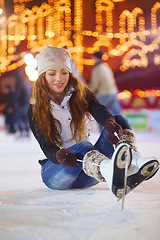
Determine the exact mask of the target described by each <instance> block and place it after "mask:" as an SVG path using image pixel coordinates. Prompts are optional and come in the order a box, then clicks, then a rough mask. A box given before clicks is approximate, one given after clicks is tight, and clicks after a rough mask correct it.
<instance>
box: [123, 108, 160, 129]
mask: <svg viewBox="0 0 160 240" xmlns="http://www.w3.org/2000/svg"><path fill="white" fill-rule="evenodd" d="M123 115H124V116H126V117H127V119H128V121H129V123H130V125H131V127H132V128H133V129H134V130H139V131H148V132H160V109H136V110H135V109H127V110H126V109H125V110H123Z"/></svg>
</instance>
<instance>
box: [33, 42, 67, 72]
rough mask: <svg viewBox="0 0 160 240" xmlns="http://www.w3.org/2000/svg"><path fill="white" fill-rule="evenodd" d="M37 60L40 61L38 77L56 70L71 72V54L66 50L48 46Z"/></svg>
mask: <svg viewBox="0 0 160 240" xmlns="http://www.w3.org/2000/svg"><path fill="white" fill-rule="evenodd" d="M36 59H37V61H38V76H39V75H41V74H42V73H44V72H46V71H47V70H50V69H54V68H64V69H67V70H68V71H69V72H71V65H70V59H71V54H70V52H69V51H68V50H67V49H65V48H60V47H51V46H47V47H45V48H44V49H43V50H42V51H41V52H40V53H39V54H37V56H36Z"/></svg>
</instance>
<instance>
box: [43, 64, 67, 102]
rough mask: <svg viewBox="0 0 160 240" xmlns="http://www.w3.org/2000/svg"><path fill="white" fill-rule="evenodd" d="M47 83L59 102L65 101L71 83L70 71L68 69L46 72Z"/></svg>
mask: <svg viewBox="0 0 160 240" xmlns="http://www.w3.org/2000/svg"><path fill="white" fill-rule="evenodd" d="M45 77H46V81H47V85H48V87H49V89H50V92H51V94H52V95H53V96H54V97H55V98H56V99H57V100H58V101H59V99H62V100H63V97H64V95H65V88H66V86H67V84H68V81H69V71H68V70H67V69H64V68H63V69H59V68H55V69H50V70H48V71H47V72H46V76H45Z"/></svg>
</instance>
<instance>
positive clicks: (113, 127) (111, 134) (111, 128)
mask: <svg viewBox="0 0 160 240" xmlns="http://www.w3.org/2000/svg"><path fill="white" fill-rule="evenodd" d="M105 129H106V131H107V132H108V136H107V138H108V140H109V141H110V143H112V144H115V145H117V144H118V143H119V140H120V138H121V136H122V131H123V130H122V128H121V126H120V125H119V124H118V123H116V121H115V120H114V119H111V118H109V119H107V120H106V122H105ZM115 133H116V134H117V136H116V134H115Z"/></svg>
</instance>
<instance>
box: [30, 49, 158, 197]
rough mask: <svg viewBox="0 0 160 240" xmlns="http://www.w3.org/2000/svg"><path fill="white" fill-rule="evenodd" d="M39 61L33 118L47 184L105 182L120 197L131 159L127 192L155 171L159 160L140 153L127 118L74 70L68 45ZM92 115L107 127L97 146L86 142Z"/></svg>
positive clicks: (72, 185) (59, 186)
mask: <svg viewBox="0 0 160 240" xmlns="http://www.w3.org/2000/svg"><path fill="white" fill-rule="evenodd" d="M37 61H38V79H37V81H36V82H35V86H34V89H33V104H31V105H30V107H29V110H28V120H29V124H30V128H31V130H32V132H33V134H34V136H35V138H36V139H37V141H38V142H39V145H40V147H41V149H42V151H43V153H44V154H45V156H44V159H41V160H39V163H40V164H41V166H42V169H41V174H42V179H43V182H44V183H45V184H46V186H48V187H49V188H51V189H73V188H85V187H90V186H93V185H95V184H97V183H98V182H99V181H106V182H107V183H108V185H109V188H110V189H111V191H112V192H113V193H114V194H115V195H116V196H117V197H119V198H121V197H122V192H123V188H124V174H125V165H126V164H128V167H129V169H128V177H127V191H129V190H132V189H133V188H134V187H135V186H136V185H137V184H139V183H140V182H142V181H143V180H145V179H146V178H149V177H151V176H153V175H154V174H155V172H156V171H157V170H158V161H157V160H156V159H155V158H147V159H143V158H141V157H140V156H139V154H138V152H137V150H136V144H135V137H134V134H133V132H132V130H131V128H130V126H129V124H128V121H127V120H126V119H125V118H124V117H123V116H120V115H118V116H116V117H114V116H113V115H112V114H111V113H110V112H109V111H108V110H107V109H106V107H104V106H103V105H100V104H99V102H98V101H97V100H96V98H95V97H94V95H93V94H92V92H91V91H90V90H89V89H88V87H87V86H86V85H84V84H83V83H82V82H80V81H78V80H77V79H76V78H75V77H74V76H73V75H72V73H71V67H70V53H69V51H68V50H66V49H63V48H59V47H50V46H47V47H46V48H45V49H43V50H42V51H41V53H40V54H38V55H37ZM89 114H91V115H92V116H93V117H94V118H95V119H96V120H97V122H98V123H99V124H101V125H102V126H104V131H103V132H102V134H101V136H100V137H99V139H98V140H97V142H96V144H95V145H94V146H93V145H92V144H91V143H90V142H89V141H87V134H86V118H87V116H88V115H89ZM126 143H127V144H126ZM114 145H116V149H115V150H114ZM137 159H138V160H137ZM82 162H83V163H82ZM142 170H144V172H145V173H144V172H143V173H142Z"/></svg>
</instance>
